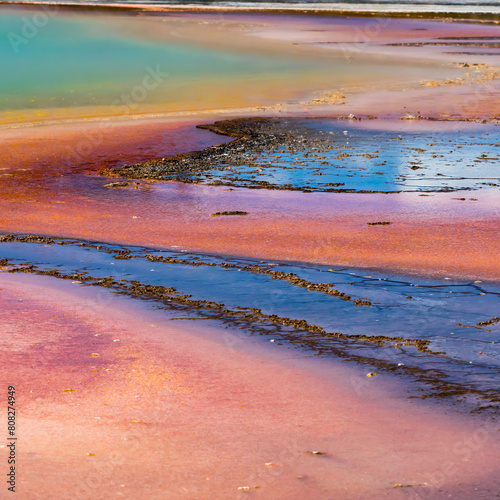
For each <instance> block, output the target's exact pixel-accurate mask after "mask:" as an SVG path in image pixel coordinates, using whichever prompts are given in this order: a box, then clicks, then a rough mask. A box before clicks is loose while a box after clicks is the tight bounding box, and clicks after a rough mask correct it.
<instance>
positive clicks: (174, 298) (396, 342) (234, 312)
mask: <svg viewBox="0 0 500 500" xmlns="http://www.w3.org/2000/svg"><path fill="white" fill-rule="evenodd" d="M8 272H9V273H19V272H22V273H28V274H38V275H41V276H53V277H55V278H60V279H67V280H69V279H70V280H78V281H81V282H85V283H88V284H90V285H93V286H102V287H104V288H114V289H116V290H119V291H122V292H127V293H128V294H130V295H135V296H146V297H153V298H156V299H162V300H168V301H169V302H175V303H178V304H182V305H186V306H189V307H191V308H194V309H206V310H213V311H216V312H218V313H220V314H222V315H225V316H236V317H238V316H240V317H243V318H244V319H245V320H249V321H259V322H268V323H273V324H276V325H281V326H285V327H291V328H294V329H297V330H302V331H305V332H310V333H315V334H319V335H323V336H326V337H335V338H339V339H344V340H354V341H359V340H362V341H366V342H371V343H375V344H377V345H381V346H385V345H387V344H388V343H390V344H391V347H400V346H414V347H416V348H417V350H419V351H420V352H424V353H427V354H435V355H441V354H444V353H441V352H434V351H431V350H430V349H429V344H430V341H429V340H421V339H405V338H403V337H388V336H385V335H376V336H370V335H365V334H359V335H349V334H346V333H340V332H326V331H325V330H324V328H322V327H321V326H318V325H314V324H310V323H308V322H307V321H306V320H303V319H294V318H288V317H284V316H278V315H276V314H264V313H263V312H262V311H261V309H257V308H253V307H241V306H237V307H236V308H234V309H230V308H228V307H225V304H219V303H217V302H214V301H211V300H193V299H191V298H190V297H191V295H186V294H183V293H181V292H178V291H177V290H176V289H175V288H173V287H165V286H157V285H155V286H153V285H149V284H143V283H141V282H139V281H136V280H132V281H127V280H120V281H116V280H114V279H113V278H112V277H107V278H93V277H92V276H88V275H86V274H79V273H77V272H75V273H72V274H64V273H61V272H60V271H58V270H56V269H49V270H42V269H38V267H37V266H35V265H33V264H31V265H24V266H18V267H12V268H11V269H9V271H8Z"/></svg>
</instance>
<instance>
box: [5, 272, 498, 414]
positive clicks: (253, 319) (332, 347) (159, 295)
mask: <svg viewBox="0 0 500 500" xmlns="http://www.w3.org/2000/svg"><path fill="white" fill-rule="evenodd" d="M5 263H6V264H7V262H5ZM8 272H11V273H17V272H22V273H28V274H37V275H42V276H52V277H55V278H59V279H66V280H78V281H81V282H82V284H86V285H89V286H100V287H103V288H108V289H113V290H115V291H116V292H118V293H121V294H125V295H127V296H131V297H140V298H143V299H154V300H156V301H159V302H163V304H164V305H165V307H168V308H169V309H179V310H186V309H185V308H186V307H187V308H190V309H196V310H197V311H198V314H201V315H202V316H205V317H202V318H200V319H218V320H220V321H222V322H223V323H226V324H228V325H231V326H233V327H234V326H237V327H245V328H247V329H249V330H250V331H251V332H252V333H253V332H258V333H261V334H268V335H269V334H270V333H272V334H273V336H278V337H280V338H281V339H282V341H284V342H287V343H289V344H290V345H294V346H296V347H299V348H305V349H313V350H315V351H316V352H317V353H318V355H328V354H330V355H332V354H333V355H335V356H337V357H339V358H341V359H345V360H346V361H353V362H356V363H358V364H360V365H361V366H370V367H372V368H373V367H374V368H376V369H378V370H379V371H384V372H387V373H396V374H399V375H403V376H407V377H411V378H412V379H414V380H416V381H417V382H418V383H420V384H423V385H424V386H426V387H427V389H425V390H424V389H417V392H416V393H415V395H412V396H410V397H412V398H415V397H417V398H421V399H426V398H436V399H449V398H452V399H457V398H458V400H457V402H460V401H461V400H460V398H466V397H467V396H468V395H472V396H474V397H477V398H478V401H479V403H476V404H472V403H468V402H467V399H465V400H462V402H464V403H465V405H466V408H467V407H469V410H470V412H471V413H479V412H489V413H491V414H492V416H494V415H498V406H497V404H498V403H499V402H500V392H499V391H498V390H494V389H488V390H478V389H474V388H472V387H468V386H466V385H464V384H461V383H454V382H449V381H444V380H442V379H444V377H445V375H444V373H442V372H441V371H440V370H437V369H433V370H429V369H423V368H419V367H417V366H406V365H405V366H402V365H397V364H394V363H393V362H390V361H387V360H383V359H377V358H370V357H366V356H363V355H358V354H352V353H349V352H346V350H345V346H344V345H343V344H338V343H336V342H335V341H336V340H337V339H340V340H351V341H353V342H356V343H365V342H369V343H374V344H375V345H379V346H388V347H400V346H403V345H414V346H415V347H416V348H417V349H418V350H419V351H421V352H425V353H427V354H434V355H440V354H441V353H435V352H432V351H430V350H429V349H428V348H427V345H426V342H427V341H418V342H417V343H413V341H412V340H408V339H401V340H402V341H403V342H399V339H400V337H394V338H391V337H382V336H378V337H367V336H365V335H347V334H342V333H338V332H333V333H329V332H325V331H324V330H323V329H322V328H321V327H319V326H317V325H310V324H308V323H307V322H306V321H304V320H294V319H290V318H282V317H279V316H276V315H265V314H262V312H261V311H260V310H259V309H253V308H242V307H237V308H235V309H228V308H226V307H224V304H218V303H216V302H212V301H205V300H201V301H196V300H192V299H190V296H189V295H183V294H182V293H180V292H178V291H177V290H176V289H175V288H172V287H163V286H152V285H148V284H142V283H140V282H138V281H130V282H126V281H122V280H120V281H116V280H114V279H113V278H111V277H108V278H93V277H91V276H88V275H82V274H79V273H73V274H63V273H61V272H60V271H57V270H40V269H37V268H36V267H35V266H33V265H28V266H20V267H11V269H10V270H9V271H8ZM172 319H179V318H172ZM181 319H182V318H181ZM186 319H192V318H186ZM266 323H267V324H270V325H275V327H276V330H275V331H273V332H270V331H269V330H266V329H265V328H262V329H260V330H259V329H258V324H261V325H262V327H264V325H265V324H266ZM282 327H285V328H286V327H291V328H293V329H295V330H298V331H299V332H302V333H303V335H299V336H297V335H294V332H289V331H282V330H281V328H282ZM319 339H331V341H330V342H329V343H328V344H327V345H323V344H322V343H321V340H319ZM318 342H319V343H318ZM392 342H396V343H395V344H392V345H391V343H392ZM422 391H424V392H422ZM454 404H455V403H454ZM470 404H472V410H471V409H470V408H471V407H470ZM478 404H479V406H478Z"/></svg>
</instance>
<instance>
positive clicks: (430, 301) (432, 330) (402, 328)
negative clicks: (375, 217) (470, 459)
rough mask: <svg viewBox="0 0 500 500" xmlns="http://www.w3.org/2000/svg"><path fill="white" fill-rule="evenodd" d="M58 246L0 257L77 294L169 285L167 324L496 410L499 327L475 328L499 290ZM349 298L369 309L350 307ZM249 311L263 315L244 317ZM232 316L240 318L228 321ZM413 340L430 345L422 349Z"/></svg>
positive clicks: (496, 304)
mask: <svg viewBox="0 0 500 500" xmlns="http://www.w3.org/2000/svg"><path fill="white" fill-rule="evenodd" d="M66 241H67V242H68V243H69V244H65V245H58V244H41V243H23V242H19V241H17V242H16V241H14V242H3V243H1V245H0V258H6V259H8V260H9V263H10V264H13V265H25V264H33V265H35V266H36V267H37V269H39V270H42V271H43V270H57V271H59V272H60V273H62V274H66V275H73V274H74V273H78V274H79V275H80V277H78V276H75V277H74V278H73V281H74V282H75V286H77V285H78V286H81V285H80V284H79V283H81V279H82V278H81V276H85V275H87V276H90V277H92V278H95V280H96V281H99V280H102V279H103V278H107V277H113V279H114V280H123V281H122V283H124V284H125V283H126V284H128V283H130V282H131V281H132V282H133V281H134V280H135V281H137V282H140V283H141V284H143V285H152V286H164V287H173V288H175V290H176V291H175V292H172V294H171V298H170V300H169V299H168V298H166V299H165V298H164V299H158V298H157V299H154V300H158V303H159V304H161V307H162V308H165V309H166V314H168V315H169V316H171V317H179V316H180V317H182V318H185V317H188V318H193V319H194V318H212V319H215V320H217V321H221V322H222V324H228V325H232V326H237V327H239V328H242V329H243V330H244V331H246V332H247V333H252V332H253V333H260V334H262V335H267V336H268V338H269V340H272V341H273V343H277V344H290V345H296V346H298V347H300V348H305V349H308V350H311V352H313V353H320V354H323V355H333V356H340V357H342V358H345V359H352V360H354V361H356V362H358V363H361V364H362V365H367V366H368V367H371V368H372V369H373V370H374V371H376V370H388V371H392V372H395V373H399V374H401V375H410V376H412V377H415V378H416V379H417V380H420V382H422V383H423V382H425V383H426V384H427V386H426V392H425V394H433V395H435V396H440V395H441V396H444V395H445V394H444V393H448V395H449V396H451V397H452V399H453V400H454V398H457V399H460V398H461V397H462V396H463V393H464V392H474V393H475V396H474V397H477V398H478V401H479V402H478V401H475V403H474V405H475V406H476V407H477V406H481V405H484V406H488V404H489V402H491V404H492V406H495V403H494V402H493V401H495V398H498V393H497V392H498V391H497V382H496V381H497V379H498V375H499V372H500V349H499V346H500V322H499V321H497V320H493V321H491V323H490V324H485V325H482V324H481V323H482V322H485V321H488V320H492V318H494V317H496V316H497V315H498V312H499V309H500V287H499V286H498V285H494V284H488V283H481V282H463V281H462V282H461V281H454V280H450V279H443V280H431V279H422V278H412V279H411V281H409V280H408V278H405V277H404V276H397V275H390V274H381V273H380V272H377V273H370V274H369V275H367V274H366V270H365V271H360V270H357V269H350V268H341V267H326V266H313V265H302V264H301V265H297V264H290V263H286V264H285V263H282V262H264V261H255V260H251V259H241V258H231V257H223V256H211V255H207V254H195V253H188V252H175V251H171V252H167V251H157V250H156V251H155V250H153V249H145V248H143V249H141V248H137V247H121V246H120V247H118V246H109V245H102V246H100V247H99V248H95V245H94V246H90V247H89V246H88V244H86V243H81V244H80V243H79V242H78V241H74V240H66ZM124 250H125V251H126V255H125V258H124V259H123V258H120V256H121V255H122V254H123V251H124ZM128 252H130V253H128ZM148 256H149V257H148ZM116 257H118V258H116ZM153 257H164V258H170V262H155V261H154V259H153V260H152V258H153ZM171 259H175V260H174V261H172V260H171ZM255 266H258V267H257V268H256V267H255ZM276 271H277V272H283V273H293V274H294V275H295V276H296V277H298V278H299V279H302V280H305V281H303V282H301V283H302V285H297V284H294V283H293V282H290V280H287V279H286V275H285V277H283V275H276V274H274V275H273V274H272V272H276ZM287 276H290V275H287ZM293 279H295V278H292V281H293ZM317 283H327V284H328V288H329V289H335V290H337V291H338V292H341V293H342V292H343V293H345V294H346V295H347V296H348V300H346V296H335V295H329V294H327V293H323V292H321V291H318V290H311V289H308V288H307V287H308V286H310V285H311V284H317ZM122 292H123V291H122ZM178 294H183V295H184V296H186V295H187V296H188V298H189V300H188V301H187V302H186V301H180V302H179V301H178V300H177V299H176V297H177V296H178ZM149 298H151V297H149ZM153 298H154V297H153ZM357 299H359V300H365V301H368V302H371V305H362V306H360V305H356V302H355V301H356V300H357ZM191 301H212V302H214V303H216V304H221V305H222V306H223V307H222V309H221V308H218V309H216V310H214V309H213V307H212V306H209V305H207V304H206V303H201V304H200V303H192V302H191ZM169 302H170V304H169ZM255 309H258V310H260V311H261V313H262V314H263V315H265V316H266V317H265V318H263V317H260V318H256V317H252V311H254V312H255ZM231 311H232V312H235V311H243V312H241V313H237V314H236V316H235V315H234V314H232V313H231ZM248 315H250V316H248ZM271 315H276V316H278V317H280V318H290V319H295V320H305V321H306V322H307V323H308V324H309V325H317V326H319V327H321V328H323V329H324V331H325V333H315V332H314V331H308V330H307V328H306V329H304V328H297V327H291V326H281V323H282V322H281V320H279V321H277V322H276V321H274V322H273V320H272V316H271ZM270 316H271V318H269V317H270ZM328 333H340V334H343V335H344V336H345V337H346V338H338V337H331V336H328ZM356 335H366V336H367V337H368V339H365V340H363V339H358V338H356V337H355V336H356ZM377 336H381V337H380V339H379V341H377V342H370V341H369V338H374V337H377ZM415 340H424V341H429V343H428V345H427V347H425V348H424V349H423V350H422V349H419V348H418V345H416V344H415ZM422 369H423V370H425V371H422Z"/></svg>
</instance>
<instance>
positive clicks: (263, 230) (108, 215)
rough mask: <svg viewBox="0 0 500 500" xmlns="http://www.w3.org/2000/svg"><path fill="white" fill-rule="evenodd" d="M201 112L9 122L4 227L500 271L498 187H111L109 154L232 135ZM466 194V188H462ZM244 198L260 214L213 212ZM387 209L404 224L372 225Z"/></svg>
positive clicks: (466, 273) (487, 275) (478, 274)
mask: <svg viewBox="0 0 500 500" xmlns="http://www.w3.org/2000/svg"><path fill="white" fill-rule="evenodd" d="M207 121H209V120H207ZM195 123H196V122H193V121H190V122H187V121H184V122H173V121H170V122H169V121H164V122H157V123H154V122H150V121H142V122H141V121H139V122H131V123H122V124H115V125H112V126H106V127H102V126H101V125H99V123H94V124H88V123H87V124H82V123H80V124H72V125H68V124H65V125H55V126H50V127H33V128H30V129H24V128H19V129H9V130H4V131H3V132H2V139H1V145H2V147H1V149H0V161H1V164H2V170H1V171H0V176H1V180H2V186H3V189H2V195H1V197H0V227H1V228H2V230H3V231H12V232H22V233H24V232H31V233H37V234H49V235H59V236H68V237H75V238H87V239H92V240H100V241H107V242H120V243H124V244H134V245H145V246H151V247H161V248H171V247H176V248H178V247H181V248H185V249H189V250H197V251H206V252H212V253H222V254H232V255H246V256H249V257H258V258H265V259H283V260H293V261H305V262H315V263H322V264H331V265H335V264H340V265H350V266H359V267H367V268H370V267H375V268H382V269H390V270H395V271H404V272H408V273H423V274H432V275H440V276H444V275H445V276H457V277H467V278H475V279H495V280H497V279H499V278H500V261H499V260H498V258H497V255H498V248H499V244H500V236H499V235H500V232H499V231H498V228H499V217H498V214H499V204H500V200H499V199H498V196H497V195H496V194H495V192H494V191H486V190H479V191H473V192H467V193H466V195H463V194H460V195H457V193H433V194H432V195H431V196H419V194H418V193H401V194H343V193H340V194H337V193H336V194H331V193H301V192H285V191H270V190H246V189H229V188H220V187H209V186H202V185H189V184H182V183H176V182H166V183H151V182H144V181H139V185H137V186H135V185H131V186H128V187H127V188H121V189H110V188H105V187H103V186H104V185H105V184H107V183H108V182H113V181H116V180H119V179H108V178H105V177H101V176H98V175H97V174H96V171H97V170H98V169H100V168H102V167H104V166H109V165H122V164H125V163H132V162H137V161H141V160H147V159H151V158H154V157H158V156H163V155H164V156H167V155H170V154H175V153H180V152H186V151H189V150H191V149H201V148H203V147H206V146H209V145H212V144H215V143H220V142H222V141H225V140H226V141H227V140H230V139H229V138H224V137H221V136H216V135H215V134H212V133H210V132H208V131H204V130H200V129H196V127H195ZM198 123H200V122H198ZM27 131H28V132H29V133H27ZM462 197H465V198H466V200H465V201H459V200H456V199H454V198H462ZM470 198H476V199H477V201H472V200H470ZM233 210H240V211H246V212H248V215H247V216H239V217H210V214H211V213H214V212H221V211H233ZM378 221H387V222H392V224H391V225H387V226H368V225H367V223H368V222H378Z"/></svg>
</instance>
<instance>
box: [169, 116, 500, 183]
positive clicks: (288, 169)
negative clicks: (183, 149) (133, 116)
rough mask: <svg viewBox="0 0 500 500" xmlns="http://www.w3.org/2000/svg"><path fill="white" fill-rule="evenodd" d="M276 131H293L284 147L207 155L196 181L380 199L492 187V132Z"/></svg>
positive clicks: (498, 169)
mask: <svg viewBox="0 0 500 500" xmlns="http://www.w3.org/2000/svg"><path fill="white" fill-rule="evenodd" d="M278 123H279V124H287V125H285V126H284V128H285V129H290V130H292V131H294V132H293V133H294V134H295V136H296V137H295V141H294V142H293V143H292V144H291V145H287V144H285V145H283V146H281V145H278V146H271V147H269V148H267V149H265V150H264V151H261V150H259V151H257V152H253V151H251V150H250V151H248V150H246V149H245V151H241V147H240V151H234V152H231V153H230V154H229V156H228V154H227V153H222V155H214V157H213V159H212V160H211V163H212V164H213V165H214V169H213V170H209V171H208V172H206V173H202V175H201V179H204V180H205V182H207V181H208V182H213V180H214V179H215V180H221V181H224V183H225V184H231V185H236V186H239V187H263V186H262V185H261V184H260V183H266V184H267V185H268V186H269V187H274V188H289V189H305V190H310V191H329V190H330V191H346V192H363V191H381V192H386V193H390V192H399V191H448V190H464V189H465V190H469V189H483V188H486V187H498V186H500V133H499V128H498V126H496V125H481V126H478V125H472V126H471V125H470V124H461V123H459V122H451V123H440V124H439V129H438V130H436V128H435V127H434V130H432V128H431V130H422V131H410V132H404V133H398V132H395V131H386V130H371V129H370V127H369V126H368V127H367V126H366V125H365V124H366V123H367V122H366V121H362V122H358V121H356V120H340V121H339V120H324V119H323V120H319V119H314V120H307V121H301V120H290V121H286V120H280V121H279V122H278ZM431 127H432V126H431ZM297 128H299V131H298V132H297ZM301 137H303V138H304V139H305V140H304V141H303V144H301V140H302V139H301ZM307 139H312V140H311V142H307ZM198 175H199V174H198V173H197V176H198ZM187 177H188V178H189V175H187ZM166 178H168V176H166Z"/></svg>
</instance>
